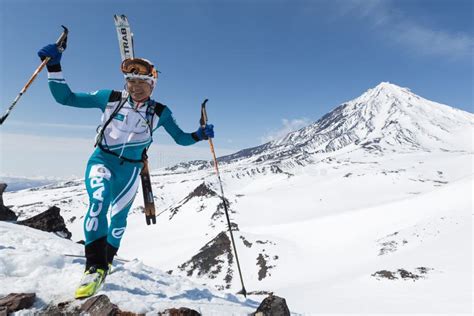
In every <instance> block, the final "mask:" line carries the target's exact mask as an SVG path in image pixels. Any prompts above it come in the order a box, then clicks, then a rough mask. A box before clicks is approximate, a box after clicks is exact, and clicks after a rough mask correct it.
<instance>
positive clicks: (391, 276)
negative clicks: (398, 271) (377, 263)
mask: <svg viewBox="0 0 474 316" xmlns="http://www.w3.org/2000/svg"><path fill="white" fill-rule="evenodd" d="M372 276H373V277H376V278H377V279H380V278H385V279H389V280H395V279H398V278H397V276H396V275H395V273H394V272H391V271H388V270H380V271H377V272H375V273H374V274H372Z"/></svg>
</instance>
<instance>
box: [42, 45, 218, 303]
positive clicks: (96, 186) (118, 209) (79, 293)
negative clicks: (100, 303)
mask: <svg viewBox="0 0 474 316" xmlns="http://www.w3.org/2000/svg"><path fill="white" fill-rule="evenodd" d="M63 46H65V45H63ZM64 48H65V47H64ZM38 56H39V57H40V58H41V59H42V60H44V59H45V58H46V57H50V58H51V60H50V61H49V62H48V63H47V69H48V79H49V80H48V81H49V88H50V90H51V93H52V94H53V97H54V98H55V99H56V101H57V102H58V103H60V104H63V105H68V106H73V107H79V108H99V109H100V110H101V111H102V125H101V126H100V128H98V134H97V138H96V149H95V150H94V152H93V153H92V155H91V157H90V158H89V161H88V163H87V168H86V172H85V184H86V189H87V193H88V196H89V208H88V210H87V213H86V216H85V218H84V234H85V255H86V266H85V272H84V275H83V278H82V280H81V282H80V285H79V287H78V288H77V290H76V292H75V297H76V298H84V297H89V296H92V295H94V294H95V293H96V291H97V290H98V288H99V287H100V285H101V284H102V283H103V282H104V279H105V277H106V275H107V272H108V270H109V268H110V267H111V264H112V260H113V258H114V256H115V254H116V253H117V250H118V249H119V247H120V241H121V239H122V237H123V234H124V232H125V228H126V226H127V215H128V212H129V210H130V208H131V206H132V203H133V200H134V199H135V195H136V192H137V189H138V183H139V179H140V177H139V175H140V171H141V169H142V167H143V165H144V164H143V160H144V159H145V155H146V150H147V149H148V147H149V146H150V144H151V143H152V141H153V137H152V134H153V132H154V131H155V130H156V129H157V128H159V127H160V126H163V127H164V128H165V130H166V131H167V132H168V134H170V135H171V137H172V138H173V139H174V140H175V142H176V143H177V144H179V145H183V146H187V145H192V144H195V143H196V142H198V141H201V140H203V139H208V138H209V137H214V130H213V125H211V124H209V125H206V126H205V127H200V128H199V129H198V130H197V131H196V132H194V133H185V132H183V131H182V130H181V128H180V127H179V126H178V125H177V124H176V122H175V120H174V118H173V116H172V113H171V110H170V109H169V108H168V107H167V106H166V105H163V104H161V103H158V102H156V101H154V100H153V99H151V98H150V96H151V94H152V92H153V89H154V88H155V86H156V82H157V79H158V74H157V71H156V69H155V67H154V66H153V64H152V63H151V62H150V61H148V60H146V59H142V58H133V59H125V60H124V61H123V62H122V65H121V70H122V72H123V74H124V76H125V81H126V83H125V89H124V90H122V91H115V90H98V91H96V92H92V93H78V92H72V91H71V89H70V88H69V86H68V84H67V83H66V81H65V80H64V78H63V74H62V70H61V64H60V60H61V56H62V53H61V52H60V50H58V46H57V45H56V44H50V45H47V46H45V47H43V48H42V49H41V50H39V51H38ZM109 207H110V223H108V220H107V212H108V211H109Z"/></svg>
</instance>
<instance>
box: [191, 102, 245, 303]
mask: <svg viewBox="0 0 474 316" xmlns="http://www.w3.org/2000/svg"><path fill="white" fill-rule="evenodd" d="M207 101H208V99H206V100H204V102H203V103H202V104H201V119H200V121H199V123H200V124H201V126H202V127H205V126H206V124H207V112H206V103H207ZM208 140H209V146H210V147H211V153H212V158H213V159H214V168H215V170H216V174H217V178H218V179H219V185H220V188H221V198H222V203H224V210H225V217H226V218H227V226H228V227H229V233H230V239H231V241H232V247H233V248H234V252H235V261H237V268H238V269H239V276H240V282H241V283H242V290H240V291H239V292H237V294H242V295H243V296H244V297H247V291H246V290H245V286H244V279H243V277H242V271H241V269H240V263H239V256H238V255H237V248H236V247H235V241H234V234H233V233H232V226H231V224H230V217H229V211H228V209H227V203H226V199H225V197H224V189H223V188H222V180H221V176H220V173H219V166H218V164H217V158H216V152H215V150H214V144H213V143H212V139H211V138H210V137H209V139H208Z"/></svg>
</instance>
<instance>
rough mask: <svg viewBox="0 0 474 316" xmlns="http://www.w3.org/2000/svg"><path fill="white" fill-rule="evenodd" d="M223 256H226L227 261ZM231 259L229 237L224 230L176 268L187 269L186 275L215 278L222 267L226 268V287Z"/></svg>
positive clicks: (229, 282)
mask: <svg viewBox="0 0 474 316" xmlns="http://www.w3.org/2000/svg"><path fill="white" fill-rule="evenodd" d="M224 258H227V263H226V262H225V260H224ZM233 261H234V256H233V254H232V249H231V244H230V239H229V237H227V234H226V232H221V233H219V235H217V236H216V237H215V238H214V239H213V240H211V241H210V242H208V243H207V244H206V245H205V246H204V247H202V248H201V249H200V250H199V252H198V253H197V254H196V255H194V256H193V257H192V258H191V259H190V260H189V261H187V262H185V263H183V264H182V265H180V266H179V267H178V268H179V269H180V270H181V271H187V275H188V276H192V275H194V274H195V273H196V275H197V276H198V277H200V276H204V275H205V276H207V277H208V278H210V279H215V278H216V277H217V275H218V274H219V273H220V272H221V271H222V270H223V269H227V273H226V275H225V277H224V282H225V283H226V288H230V284H231V281H232V264H233Z"/></svg>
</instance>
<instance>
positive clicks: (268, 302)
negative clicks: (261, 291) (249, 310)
mask: <svg viewBox="0 0 474 316" xmlns="http://www.w3.org/2000/svg"><path fill="white" fill-rule="evenodd" d="M251 315H252V316H290V309H289V308H288V305H286V300H285V299H284V298H283V297H279V296H276V295H273V293H270V295H269V296H268V297H266V298H265V299H264V300H263V301H262V303H260V306H259V307H258V308H257V310H256V311H255V313H253V314H251Z"/></svg>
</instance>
